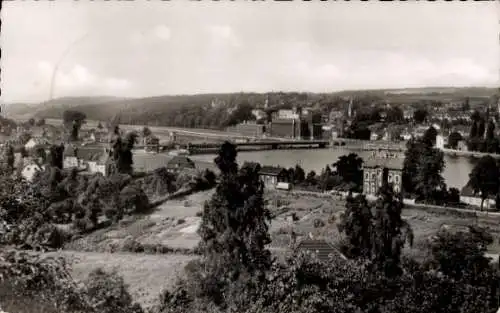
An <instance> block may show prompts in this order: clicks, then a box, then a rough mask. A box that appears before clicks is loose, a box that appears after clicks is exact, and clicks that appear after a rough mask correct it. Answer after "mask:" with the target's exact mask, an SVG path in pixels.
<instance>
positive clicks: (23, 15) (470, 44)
mask: <svg viewBox="0 0 500 313" xmlns="http://www.w3.org/2000/svg"><path fill="white" fill-rule="evenodd" d="M498 11H499V10H498V5H497V4H496V3H493V2H490V3H481V4H479V3H467V4H464V3H460V4H455V3H446V4H437V3H433V4H430V3H404V4H392V5H384V4H378V3H370V4H368V3H362V4H361V3H360V4H357V3H345V4H344V3H341V2H339V3H323V4H313V3H310V4H305V3H303V4H297V3H294V4H276V3H248V4H247V3H217V4H211V5H204V4H200V3H196V5H194V4H180V3H162V2H152V3H148V5H140V4H135V3H120V5H116V4H113V3H99V4H97V3H83V2H82V3H80V2H73V3H68V4H66V3H52V2H47V3H41V2H40V3H38V2H37V3H29V4H28V3H25V2H8V3H6V6H5V7H4V10H3V11H2V19H3V21H4V27H3V33H2V48H3V52H4V55H3V58H2V96H1V97H2V102H4V103H5V102H9V103H12V102H30V103H33V102H43V101H46V100H48V99H49V98H50V89H51V88H50V85H51V77H52V75H53V73H54V68H55V66H56V65H58V70H57V72H56V75H55V80H54V88H53V89H54V92H53V97H54V98H60V97H79V96H103V95H110V96H119V97H127V98H141V97H151V96H158V95H181V94H184V95H188V94H189V95H190V94H207V93H208V94H212V93H234V92H241V91H243V92H257V93H263V92H270V91H284V92H290V91H299V92H311V93H323V92H337V91H342V90H369V89H403V88H420V87H441V86H442V87H470V86H474V87H475V86H478V87H482V86H484V87H496V86H497V85H498V82H499V79H498V74H499V73H498V72H499V68H500V60H499V57H498V56H499V55H500V47H499V45H498V16H499V14H498ZM456 16H460V19H457V18H455V17H456ZM111 19H112V20H113V23H110V22H109V21H110V20H111ZM33 22H35V23H33ZM30 25H40V26H39V27H35V28H34V27H33V26H30ZM394 25H404V27H394ZM471 25H473V26H471ZM186 38H188V39H189V40H186ZM49 42H50V44H48V43H49ZM75 42H76V43H75ZM69 47H71V48H69ZM65 52H66V53H65Z"/></svg>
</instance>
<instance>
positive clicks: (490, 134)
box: [486, 120, 495, 140]
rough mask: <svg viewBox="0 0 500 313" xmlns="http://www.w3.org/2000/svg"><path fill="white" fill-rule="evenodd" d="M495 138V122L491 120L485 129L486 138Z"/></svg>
mask: <svg viewBox="0 0 500 313" xmlns="http://www.w3.org/2000/svg"><path fill="white" fill-rule="evenodd" d="M494 138H495V123H494V122H493V120H490V121H489V122H488V127H487V129H486V140H492V139H494Z"/></svg>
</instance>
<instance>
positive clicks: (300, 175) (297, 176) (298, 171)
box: [293, 164, 306, 184]
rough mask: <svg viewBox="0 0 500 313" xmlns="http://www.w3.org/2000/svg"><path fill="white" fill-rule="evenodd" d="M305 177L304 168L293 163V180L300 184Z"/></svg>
mask: <svg viewBox="0 0 500 313" xmlns="http://www.w3.org/2000/svg"><path fill="white" fill-rule="evenodd" d="M305 179H306V173H305V172H304V169H303V168H302V167H300V165H298V164H297V165H295V170H294V171H293V181H294V182H295V183H296V184H301V183H303V182H304V180H305Z"/></svg>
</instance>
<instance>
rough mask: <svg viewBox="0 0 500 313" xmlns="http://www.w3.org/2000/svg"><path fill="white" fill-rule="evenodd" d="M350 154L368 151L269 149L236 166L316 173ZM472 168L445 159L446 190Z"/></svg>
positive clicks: (469, 162)
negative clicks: (297, 167)
mask: <svg viewBox="0 0 500 313" xmlns="http://www.w3.org/2000/svg"><path fill="white" fill-rule="evenodd" d="M350 152H354V153H357V154H358V155H359V156H360V157H362V158H364V159H365V158H368V157H369V155H370V152H369V151H353V150H349V149H345V148H332V149H313V150H270V151H255V152H238V163H239V164H243V162H245V161H254V162H259V163H260V164H261V165H281V166H285V167H292V166H295V165H296V164H300V166H302V167H303V168H304V170H306V171H311V170H313V171H315V172H316V173H320V172H321V170H322V169H323V168H324V167H325V165H327V164H332V163H334V162H336V161H337V159H338V158H339V156H341V155H344V154H348V153H350ZM191 158H192V159H197V160H203V161H208V162H212V161H213V159H214V156H213V155H196V156H191ZM473 166H474V160H473V159H469V158H463V157H449V156H445V169H444V172H443V177H444V179H445V182H446V184H447V186H448V187H455V188H459V189H461V188H462V187H463V186H464V185H465V184H466V183H467V181H468V179H469V173H470V171H471V170H472V167H473Z"/></svg>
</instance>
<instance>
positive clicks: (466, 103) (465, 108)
mask: <svg viewBox="0 0 500 313" xmlns="http://www.w3.org/2000/svg"><path fill="white" fill-rule="evenodd" d="M469 110H470V104H469V97H467V98H465V100H464V103H463V104H462V111H463V112H468V111H469Z"/></svg>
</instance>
